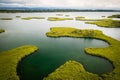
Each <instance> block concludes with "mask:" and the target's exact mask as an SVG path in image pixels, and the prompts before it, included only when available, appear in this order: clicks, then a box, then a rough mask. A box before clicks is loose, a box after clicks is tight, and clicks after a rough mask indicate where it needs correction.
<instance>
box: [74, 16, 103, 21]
mask: <svg viewBox="0 0 120 80" xmlns="http://www.w3.org/2000/svg"><path fill="white" fill-rule="evenodd" d="M75 19H76V20H77V21H102V20H104V19H86V18H85V17H83V16H77V17H75Z"/></svg>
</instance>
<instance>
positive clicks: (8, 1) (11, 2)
mask: <svg viewBox="0 0 120 80" xmlns="http://www.w3.org/2000/svg"><path fill="white" fill-rule="evenodd" d="M0 7H66V8H80V9H120V0H0Z"/></svg>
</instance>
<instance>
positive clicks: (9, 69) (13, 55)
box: [0, 45, 38, 80]
mask: <svg viewBox="0 0 120 80" xmlns="http://www.w3.org/2000/svg"><path fill="white" fill-rule="evenodd" d="M37 49H38V48H37V47H36V46H34V45H25V46H21V47H18V48H14V49H11V50H8V51H5V52H1V53H0V64H2V65H0V80H20V79H19V76H18V75H17V70H16V69H17V64H18V63H19V62H20V61H21V59H22V58H23V57H26V56H28V55H30V54H32V53H34V52H35V51H36V50H37Z"/></svg>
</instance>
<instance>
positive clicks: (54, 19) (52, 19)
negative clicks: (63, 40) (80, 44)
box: [47, 17, 73, 21]
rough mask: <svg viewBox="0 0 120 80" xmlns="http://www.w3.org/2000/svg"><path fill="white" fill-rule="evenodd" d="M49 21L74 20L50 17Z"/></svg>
mask: <svg viewBox="0 0 120 80" xmlns="http://www.w3.org/2000/svg"><path fill="white" fill-rule="evenodd" d="M47 20H48V21H64V20H73V18H60V17H48V19H47Z"/></svg>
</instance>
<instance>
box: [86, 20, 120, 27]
mask: <svg viewBox="0 0 120 80" xmlns="http://www.w3.org/2000/svg"><path fill="white" fill-rule="evenodd" d="M85 23H86V24H95V25H97V26H100V27H107V28H119V27H120V20H111V19H106V20H102V21H94V22H85Z"/></svg>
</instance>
